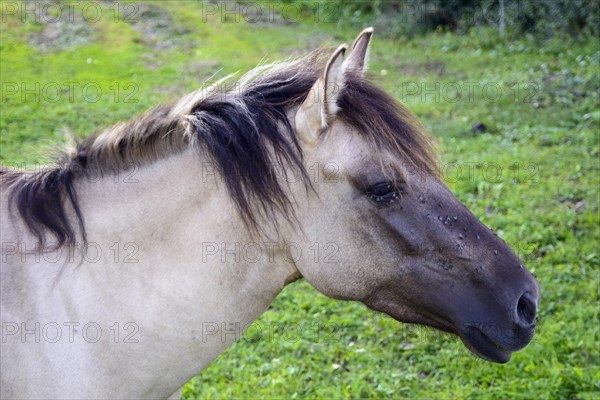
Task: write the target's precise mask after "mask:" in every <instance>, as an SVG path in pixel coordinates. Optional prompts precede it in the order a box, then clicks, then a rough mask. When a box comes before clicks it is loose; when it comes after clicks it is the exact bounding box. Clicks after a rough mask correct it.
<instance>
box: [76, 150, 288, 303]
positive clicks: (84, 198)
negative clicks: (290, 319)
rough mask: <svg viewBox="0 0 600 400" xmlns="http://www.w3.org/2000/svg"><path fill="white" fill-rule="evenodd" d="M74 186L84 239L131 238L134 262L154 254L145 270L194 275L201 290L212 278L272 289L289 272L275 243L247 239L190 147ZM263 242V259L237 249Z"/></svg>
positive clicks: (217, 183)
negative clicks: (270, 287)
mask: <svg viewBox="0 0 600 400" xmlns="http://www.w3.org/2000/svg"><path fill="white" fill-rule="evenodd" d="M77 190H78V196H79V199H80V203H81V206H82V213H83V215H84V219H85V225H86V233H87V236H88V240H89V241H90V242H97V243H99V244H106V243H111V244H114V243H115V242H116V243H117V244H118V245H120V247H125V245H126V244H127V243H133V244H135V247H136V248H137V249H138V250H137V252H136V253H137V254H139V257H137V258H136V259H139V262H140V263H144V260H143V259H144V258H147V261H148V264H149V262H150V261H152V260H154V261H156V260H157V259H159V260H160V263H159V264H156V265H148V268H151V269H156V268H158V269H168V270H169V271H171V272H173V273H182V274H190V275H189V276H187V277H186V279H187V278H190V279H193V278H194V277H195V275H196V274H200V275H201V276H202V277H201V278H200V279H195V280H197V281H198V283H197V284H198V285H199V286H202V287H203V288H204V289H205V288H206V284H207V283H208V282H212V281H217V280H220V281H221V282H223V283H227V284H228V286H229V287H231V288H233V287H235V286H236V285H239V286H240V287H241V286H243V287H245V288H247V289H249V290H252V289H253V287H252V286H254V283H255V284H256V285H260V286H262V287H261V288H260V290H263V291H264V290H268V286H269V285H272V286H274V287H275V288H276V289H277V290H280V289H281V288H282V287H283V283H284V282H285V280H286V278H288V276H289V275H290V274H292V273H295V272H296V271H295V268H294V267H293V266H290V264H289V262H285V255H284V254H283V252H282V251H278V249H279V248H280V247H281V246H279V244H274V243H273V242H266V241H264V240H263V239H256V238H253V237H252V236H251V234H250V233H249V232H248V230H247V229H246V228H245V226H244V224H243V222H242V219H241V218H240V216H239V214H238V212H237V210H236V209H235V207H234V205H233V202H232V201H231V200H230V198H229V194H228V192H227V190H226V188H225V185H224V183H223V182H222V179H221V177H220V176H219V174H218V173H217V172H216V169H215V168H214V166H213V163H212V162H211V161H209V160H208V159H207V158H203V157H202V156H201V155H199V154H198V152H197V151H195V150H192V149H189V150H186V151H184V152H182V153H180V154H177V155H173V156H171V157H168V158H165V159H163V160H159V161H157V162H155V163H153V164H150V165H146V166H143V167H140V168H133V169H131V170H129V171H125V172H122V173H120V174H118V175H114V176H106V177H105V178H103V179H102V180H100V181H98V182H91V181H85V182H82V183H81V185H80V186H79V187H78V188H77ZM265 245H266V246H267V247H269V246H270V248H269V249H268V252H269V253H268V257H267V256H266V254H265V256H264V257H260V258H259V259H258V260H257V257H254V256H252V257H251V256H248V255H247V254H244V251H246V252H247V251H248V248H249V247H252V248H253V249H256V247H255V246H260V247H264V246H265ZM244 248H246V250H244ZM263 250H264V249H263ZM223 279H225V280H223ZM241 282H243V283H241ZM265 286H266V287H265ZM225 291H227V288H225ZM236 294H247V293H245V291H242V292H239V291H238V292H236ZM235 297H236V296H233V297H230V298H232V299H235ZM234 301H235V300H234ZM244 301H247V299H245V300H244Z"/></svg>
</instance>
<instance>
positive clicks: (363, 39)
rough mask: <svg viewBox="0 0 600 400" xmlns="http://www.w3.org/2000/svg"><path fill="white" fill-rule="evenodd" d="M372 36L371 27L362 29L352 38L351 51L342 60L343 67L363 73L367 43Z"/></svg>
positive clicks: (366, 57) (367, 48)
mask: <svg viewBox="0 0 600 400" xmlns="http://www.w3.org/2000/svg"><path fill="white" fill-rule="evenodd" d="M371 36H373V28H372V27H370V28H367V29H365V30H363V31H362V32H361V33H360V34H359V35H358V36H357V37H356V39H355V40H354V44H353V45H352V53H350V55H349V56H348V58H347V59H346V61H344V69H347V70H351V71H356V72H358V73H359V74H361V75H362V74H363V73H364V72H365V70H366V66H367V59H368V54H369V44H370V43H371Z"/></svg>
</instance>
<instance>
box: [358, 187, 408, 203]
mask: <svg viewBox="0 0 600 400" xmlns="http://www.w3.org/2000/svg"><path fill="white" fill-rule="evenodd" d="M401 193H402V192H401V190H400V189H398V188H397V187H395V186H394V185H393V184H392V183H391V182H381V183H378V184H377V185H375V186H373V187H371V188H370V189H369V190H367V193H366V194H367V196H368V197H369V199H370V200H371V201H373V202H375V203H377V204H389V203H393V202H395V201H396V200H398V199H399V198H400V194H401Z"/></svg>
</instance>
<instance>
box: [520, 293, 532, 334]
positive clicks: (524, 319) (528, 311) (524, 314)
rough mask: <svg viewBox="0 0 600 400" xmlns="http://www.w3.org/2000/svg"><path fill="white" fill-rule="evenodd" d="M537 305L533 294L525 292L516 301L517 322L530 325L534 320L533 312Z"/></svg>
mask: <svg viewBox="0 0 600 400" xmlns="http://www.w3.org/2000/svg"><path fill="white" fill-rule="evenodd" d="M536 309H537V306H536V302H535V299H534V297H533V295H532V294H531V293H530V292H525V293H523V295H522V296H521V298H520V299H519V302H518V303H517V316H518V322H519V324H520V325H523V326H531V325H533V324H534V322H535V312H536Z"/></svg>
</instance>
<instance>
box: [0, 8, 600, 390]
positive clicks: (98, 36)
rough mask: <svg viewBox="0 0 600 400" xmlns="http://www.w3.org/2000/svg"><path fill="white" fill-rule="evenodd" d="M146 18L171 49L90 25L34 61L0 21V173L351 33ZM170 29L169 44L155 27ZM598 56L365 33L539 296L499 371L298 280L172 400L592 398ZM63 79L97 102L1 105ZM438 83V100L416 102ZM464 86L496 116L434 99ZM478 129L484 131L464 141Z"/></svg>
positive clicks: (456, 345)
mask: <svg viewBox="0 0 600 400" xmlns="http://www.w3.org/2000/svg"><path fill="white" fill-rule="evenodd" d="M82 4H84V3H82ZM152 4H153V5H154V7H160V8H162V9H160V8H159V9H158V10H159V11H160V12H159V13H158V16H156V15H154V16H153V15H152V12H153V11H154V12H156V11H157V9H153V8H150V9H149V10H147V14H145V15H146V16H145V17H144V19H142V20H141V21H142V22H144V23H147V25H145V26H146V29H150V30H152V32H153V33H155V34H156V35H157V36H156V37H157V38H158V39H160V38H161V37H162V38H174V39H173V40H170V41H169V45H168V46H166V47H158V46H157V44H156V43H154V42H152V41H151V40H148V39H147V31H144V28H143V27H141V28H140V27H139V26H134V25H133V24H129V23H127V22H126V21H123V20H118V19H114V18H103V19H101V20H100V21H98V22H97V23H94V24H91V32H89V35H88V36H84V39H85V38H87V39H86V40H83V39H82V40H81V43H75V44H69V43H66V44H65V43H52V42H50V43H47V44H45V45H44V46H39V45H36V44H35V42H34V41H33V40H32V38H35V37H37V36H36V35H40V33H41V32H43V30H44V28H45V26H44V24H41V23H35V21H34V22H31V21H29V22H22V21H20V20H19V19H18V18H16V17H14V16H10V15H9V16H7V18H6V21H5V22H3V23H2V24H1V29H2V31H1V34H2V41H1V44H0V51H1V54H2V62H1V65H0V73H1V80H2V104H1V108H0V111H1V114H2V115H1V118H0V132H1V135H0V144H1V147H0V162H2V163H4V164H8V165H20V163H28V164H30V165H31V164H33V163H36V162H41V161H45V159H44V158H43V154H44V153H47V151H46V149H47V147H48V146H52V145H54V144H56V143H60V142H61V141H62V138H61V135H62V133H61V132H62V131H63V130H64V129H65V128H66V129H69V130H71V131H73V132H75V133H76V134H77V135H78V136H83V135H85V134H88V133H90V132H92V131H94V130H96V129H98V128H100V127H101V126H105V125H109V124H112V123H114V122H117V121H118V120H123V119H129V118H131V117H132V116H133V115H134V114H136V113H138V112H141V111H142V110H144V109H146V108H149V107H151V106H153V105H155V104H157V103H159V102H161V101H168V100H169V99H174V98H176V97H177V96H179V95H182V94H184V93H186V92H187V91H190V90H192V89H194V88H196V87H198V86H199V85H200V84H201V83H202V82H203V81H204V80H206V79H208V78H210V77H211V76H212V75H213V74H214V73H216V72H219V71H220V72H219V75H220V76H223V75H225V74H227V73H231V72H235V71H245V70H247V69H249V68H252V67H253V66H255V65H256V64H257V63H259V62H261V61H262V60H264V59H265V57H266V59H267V60H278V59H282V58H286V57H289V56H290V55H299V54H302V53H303V52H305V51H307V50H310V49H312V48H313V47H315V46H319V45H320V44H322V43H323V44H326V45H331V46H335V45H337V44H339V42H342V41H346V42H349V41H351V40H352V39H353V37H354V35H355V34H356V33H357V31H356V30H345V29H344V30H336V25H335V24H332V23H310V22H303V23H277V24H271V25H268V24H264V23H263V24H258V25H252V24H248V23H246V22H244V21H240V22H236V21H235V19H233V20H230V21H226V22H221V21H220V20H219V18H217V17H216V16H210V17H209V18H207V20H206V21H203V20H202V14H201V13H200V12H199V7H200V6H199V5H198V4H196V3H189V2H169V3H157V2H152ZM81 6H82V5H80V6H79V7H81ZM109 6H110V2H108V3H106V4H105V5H103V7H104V8H105V9H108V7H109ZM166 16H170V18H171V20H172V21H173V26H175V28H176V29H175V28H174V27H173V26H171V27H169V26H167V27H165V26H161V25H160V24H159V25H156V22H157V18H158V22H160V21H159V20H160V19H161V18H166ZM284 22H285V21H284ZM161 29H162V30H161ZM145 32H146V33H145ZM599 59H600V51H599V49H598V44H597V43H596V41H594V40H591V39H590V40H589V41H580V42H576V41H564V42H561V41H558V40H555V41H549V42H546V43H543V44H539V43H536V42H534V41H533V40H532V39H528V38H522V39H518V40H512V41H510V42H506V41H503V40H501V39H499V38H498V37H497V36H496V34H495V33H494V32H493V31H491V30H483V31H478V32H475V31H474V32H472V33H471V34H468V35H464V36H455V35H452V34H448V33H435V34H430V35H428V36H424V37H420V38H415V39H411V40H399V41H389V40H384V39H381V38H378V37H377V36H375V40H374V43H373V49H372V52H371V64H370V65H371V70H372V73H373V75H374V78H375V79H376V80H377V81H378V82H379V83H380V84H381V85H382V86H383V87H384V88H386V90H388V91H389V92H390V93H393V94H394V95H395V96H396V97H398V98H401V99H403V100H405V102H406V103H407V104H408V105H409V107H410V108H411V109H412V110H414V111H415V112H416V113H417V115H418V116H419V117H420V118H421V119H422V120H423V122H424V123H425V124H426V125H427V126H428V128H430V129H431V131H432V132H433V133H434V134H435V135H436V136H437V137H438V138H439V139H440V150H441V151H442V152H443V154H444V156H443V167H445V168H443V170H445V171H446V172H447V181H448V184H449V186H450V187H451V189H452V190H453V191H454V192H455V193H456V195H457V196H458V197H459V198H460V199H461V200H462V201H463V202H464V203H465V204H466V205H467V206H468V207H469V208H470V209H471V210H472V211H473V212H474V213H475V214H476V215H477V216H479V217H480V218H481V219H482V220H483V221H484V222H485V223H486V224H488V225H489V226H491V227H493V228H495V229H497V231H498V232H499V233H500V235H501V236H502V237H503V238H504V239H505V240H506V241H507V242H508V243H509V244H510V245H511V246H513V247H514V248H515V249H517V251H518V252H519V254H520V255H521V256H522V257H523V258H524V259H525V261H526V262H527V266H528V268H529V269H530V270H531V271H532V272H534V273H535V274H536V275H537V277H538V280H539V282H540V284H541V287H542V302H541V309H540V314H539V323H538V326H539V329H538V333H537V335H536V337H535V338H534V340H533V342H532V343H531V345H529V346H528V347H527V348H526V349H525V350H523V351H521V352H518V353H516V354H515V355H514V356H513V358H512V360H511V361H510V363H508V364H506V365H496V364H492V363H488V362H485V361H482V360H480V359H477V358H476V357H474V356H473V355H471V354H470V353H469V352H468V351H467V350H466V349H465V348H464V346H463V345H462V344H461V343H460V341H459V340H458V339H457V338H455V337H453V336H449V335H443V334H440V333H437V332H435V331H433V330H428V329H425V328H417V327H410V326H407V325H402V324H400V323H398V322H396V321H394V320H392V319H391V318H388V317H386V316H384V315H381V314H377V313H374V312H372V311H369V310H367V309H366V308H365V307H364V306H362V305H361V304H357V303H344V302H338V301H334V300H331V299H328V298H326V297H324V296H322V295H320V294H319V293H318V292H316V290H314V289H313V288H311V287H310V286H309V285H308V284H307V283H306V282H303V281H300V282H298V283H295V284H292V285H290V286H289V287H287V288H286V289H285V290H284V291H283V293H282V294H281V295H280V296H279V297H278V298H277V300H276V301H275V302H274V303H273V305H272V307H271V309H270V310H269V311H268V312H267V313H265V314H264V315H263V316H262V317H261V318H260V319H259V321H257V324H258V325H256V326H255V328H254V330H253V331H252V332H253V333H251V334H249V335H247V336H245V337H244V338H243V339H242V340H241V341H239V342H237V343H236V344H235V345H233V346H232V347H231V348H230V349H228V350H227V351H226V352H225V353H224V354H222V355H221V356H220V357H219V358H218V359H217V360H216V361H215V362H213V363H212V364H211V366H210V367H209V368H207V369H206V370H205V371H203V372H202V373H201V374H200V375H199V376H198V377H197V378H195V379H194V380H192V381H191V382H190V383H189V384H188V385H187V386H186V387H185V388H184V391H183V396H184V398H186V399H193V398H261V397H275V398H305V397H312V398H341V397H352V398H359V397H407V398H465V397H468V398H499V397H500V398H505V397H510V398H536V399H537V398H565V399H572V398H577V399H579V398H581V399H591V398H598V396H600V392H599V391H600V387H599V382H600V357H599V351H598V350H599V323H598V322H599V321H598V283H599V275H598V272H599V269H598V267H599V260H600V254H599V249H598V239H599V224H598V222H599V219H598V187H599V186H598V185H599V180H598V176H599V175H600V174H599V172H600V171H599V169H600V168H599V167H600V166H599V161H598V156H599V150H600V149H599V143H598V139H599V138H598V131H599V125H600V111H599V110H598V101H599V88H600V87H599V80H598V63H599ZM68 82H78V83H80V85H81V86H83V85H85V84H86V83H87V84H93V85H94V87H99V88H100V89H101V90H102V96H101V98H100V99H98V100H97V101H95V102H92V101H89V98H88V99H87V100H86V98H85V96H84V95H83V93H82V91H81V90H77V89H76V90H74V91H73V92H72V93H71V94H72V95H73V100H72V101H71V100H70V99H69V98H68V97H69V96H66V95H63V96H62V97H61V98H60V99H59V100H58V101H56V102H50V101H48V96H46V97H44V95H43V93H40V91H36V90H34V91H36V93H37V94H36V96H37V98H36V97H35V96H34V95H29V96H28V97H27V96H26V97H25V98H24V99H23V98H22V97H21V93H17V94H11V93H12V92H9V89H11V90H12V88H14V84H17V85H27V86H26V87H27V88H35V85H36V83H38V84H39V85H40V88H50V89H51V88H52V87H54V86H52V85H54V84H56V85H59V87H61V88H62V89H64V87H65V84H66V83H68ZM436 82H437V83H438V84H439V85H440V88H441V89H440V90H441V91H440V92H439V93H440V96H441V98H440V99H439V100H436V99H435V98H433V96H431V95H430V96H425V97H423V96H421V95H420V94H411V93H414V90H413V89H414V88H415V87H421V85H429V86H426V87H430V88H431V87H434V86H433V85H435V83H436ZM465 82H476V83H478V84H479V88H480V89H481V88H482V87H483V86H484V85H485V84H489V87H495V88H500V89H501V90H502V95H501V96H500V97H499V98H498V99H497V100H496V101H491V100H490V99H489V98H488V99H486V98H485V97H484V94H483V92H482V91H481V90H479V89H477V90H475V91H474V98H473V100H470V99H469V98H468V96H466V93H465V97H463V98H461V99H460V100H458V101H449V100H448V99H449V97H448V96H451V94H452V92H446V94H447V96H446V98H444V97H442V96H443V93H444V92H443V90H451V89H452V88H453V87H456V85H459V86H461V85H462V86H461V87H465V86H464V85H465ZM11 85H13V86H11ZM127 85H129V86H127ZM453 85H454V86H453ZM117 87H119V88H120V89H119V92H118V94H117V95H116V98H115V93H116V88H117ZM515 88H518V89H519V91H518V92H516V89H515ZM50 89H48V90H50ZM407 89H410V90H413V91H409V92H408V93H407ZM66 93H68V92H66ZM63 94H64V93H63ZM476 122H482V123H484V124H485V125H486V127H487V131H486V132H485V133H473V132H472V130H471V126H472V125H473V124H474V123H476ZM468 163H475V164H468ZM477 163H478V165H477ZM448 165H451V167H448ZM471 165H473V166H472V167H471ZM499 168H501V169H499ZM457 171H460V174H458V173H457ZM498 171H500V172H498ZM269 327H270V329H271V331H270V332H271V333H268V332H269ZM295 327H298V328H299V329H300V330H301V333H300V334H299V335H298V334H296V331H295V330H293V329H296V328H295ZM260 333H262V335H261V334H260Z"/></svg>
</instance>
